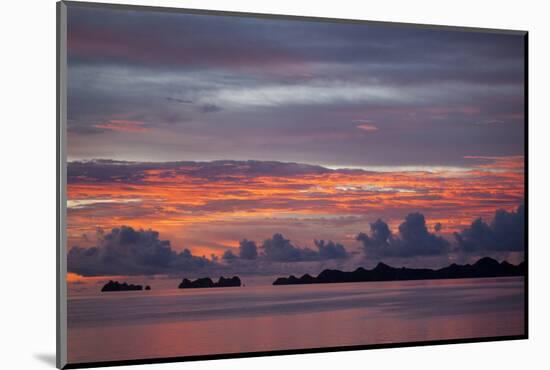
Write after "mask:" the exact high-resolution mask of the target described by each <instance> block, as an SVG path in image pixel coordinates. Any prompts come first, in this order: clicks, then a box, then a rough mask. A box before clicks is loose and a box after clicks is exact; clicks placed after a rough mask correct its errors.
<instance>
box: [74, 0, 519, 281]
mask: <svg viewBox="0 0 550 370" xmlns="http://www.w3.org/2000/svg"><path fill="white" fill-rule="evenodd" d="M523 57H524V40H523V37H522V36H521V35H519V34H513V33H490V32H485V33H480V32H473V31H470V32H465V31H450V30H442V29H426V28H424V29H423V28H418V27H411V26H404V25H395V26H389V25H377V24H364V23H361V24H342V23H334V22H311V21H297V20H281V19H278V20H270V19H259V18H244V17H230V16H212V15H208V16H206V15H190V14H176V13H162V12H139V11H130V10H114V9H94V8H87V7H82V8H79V7H78V6H77V5H73V6H71V7H70V8H69V12H68V63H69V69H68V76H69V79H68V132H69V138H68V160H69V165H68V205H67V206H68V242H69V243H68V244H69V249H71V247H76V248H74V249H72V250H71V251H70V252H69V271H70V272H71V273H73V275H71V276H72V278H75V276H76V275H74V274H78V275H85V276H107V275H139V274H144V275H150V274H163V273H166V274H179V275H182V274H184V273H187V274H190V275H192V274H195V275H201V274H207V273H208V272H209V271H218V270H219V271H231V272H237V273H238V272H242V273H249V274H261V273H264V272H265V273H270V272H276V271H279V270H281V271H282V270H285V271H288V270H290V271H295V272H297V273H299V272H300V271H304V270H312V271H317V270H318V269H319V268H321V267H323V266H339V267H350V268H353V267H357V266H358V265H365V266H368V265H373V264H375V263H377V262H378V261H379V260H384V261H388V262H392V261H394V262H395V264H407V265H414V266H442V265H445V264H448V263H449V262H450V261H468V260H469V259H470V258H474V257H476V256H483V255H490V256H494V257H498V258H501V259H502V258H507V259H509V260H511V261H513V262H520V261H522V260H523V248H524V245H523V233H524V224H523V207H522V204H523V202H524V124H525V122H524V59H523ZM518 207H519V208H518ZM499 209H500V210H504V211H498V210H499ZM497 211H498V212H497ZM495 212H497V213H495ZM408 216H410V217H408ZM479 217H481V218H482V221H478V222H477V223H476V222H475V220H476V219H477V218H479ZM378 219H381V220H382V223H381V224H380V223H379V224H376V223H375V221H377V220H378ZM385 224H387V226H388V228H389V229H390V230H391V236H390V237H388V238H382V239H380V235H379V232H380V231H383V230H384V227H385V226H383V225H385ZM381 225H382V226H381ZM403 225H404V226H403ZM122 226H127V227H128V228H123V227H122ZM112 229H115V230H112ZM407 230H409V231H407ZM360 233H364V234H365V235H367V238H366V239H365V238H361V237H359V234H360ZM455 233H457V234H455ZM276 234H281V235H282V238H281V237H280V236H276ZM377 238H378V239H377ZM243 239H247V242H251V243H252V244H254V248H252V244H250V243H248V244H247V242H245V243H241V246H240V245H239V242H240V241H242V240H243ZM321 240H323V241H324V243H322V242H320V241H321ZM165 241H169V242H165ZM329 241H332V243H330V242H329ZM239 246H240V248H239ZM380 248H390V249H391V252H388V251H387V250H384V249H380ZM392 248H393V249H392ZM253 250H255V251H257V254H254V253H252V252H251V251H253ZM228 251H229V252H228ZM249 252H250V253H249ZM212 255H214V256H212ZM113 261H114V262H113Z"/></svg>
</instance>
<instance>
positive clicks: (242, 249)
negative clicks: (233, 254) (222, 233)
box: [239, 239, 258, 260]
mask: <svg viewBox="0 0 550 370" xmlns="http://www.w3.org/2000/svg"><path fill="white" fill-rule="evenodd" d="M239 257H241V258H242V259H245V260H254V259H256V258H257V257H258V247H257V246H256V243H255V242H253V241H252V240H247V239H243V240H241V241H240V243H239Z"/></svg>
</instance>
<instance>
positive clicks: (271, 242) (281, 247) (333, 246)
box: [262, 233, 348, 262]
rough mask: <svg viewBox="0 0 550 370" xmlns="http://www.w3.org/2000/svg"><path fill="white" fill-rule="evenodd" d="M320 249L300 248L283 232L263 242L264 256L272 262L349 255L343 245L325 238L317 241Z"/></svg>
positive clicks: (336, 257)
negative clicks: (285, 236) (286, 237)
mask: <svg viewBox="0 0 550 370" xmlns="http://www.w3.org/2000/svg"><path fill="white" fill-rule="evenodd" d="M315 245H316V246H317V248H318V251H315V250H313V249H310V248H299V247H297V246H295V245H294V244H292V242H291V241H290V240H289V239H285V238H284V236H283V235H282V234H278V233H277V234H274V235H273V237H271V238H269V239H266V240H265V241H264V243H263V244H262V250H263V254H262V258H264V259H266V260H268V261H272V262H299V261H318V260H330V259H340V258H345V257H347V256H348V253H347V251H346V249H345V248H344V246H343V245H341V244H338V243H334V242H332V241H330V240H329V241H328V242H327V243H325V241H324V240H321V241H317V240H316V241H315Z"/></svg>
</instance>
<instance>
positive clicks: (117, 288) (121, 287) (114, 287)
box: [101, 280, 150, 292]
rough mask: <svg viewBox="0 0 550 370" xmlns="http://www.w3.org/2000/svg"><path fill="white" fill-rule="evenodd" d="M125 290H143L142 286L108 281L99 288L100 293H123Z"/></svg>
mask: <svg viewBox="0 0 550 370" xmlns="http://www.w3.org/2000/svg"><path fill="white" fill-rule="evenodd" d="M149 289H150V288H149ZM126 290H143V286H141V285H134V284H128V283H126V282H124V283H119V282H118V281H113V280H109V282H108V283H107V284H105V285H103V288H101V291H102V292H123V291H126Z"/></svg>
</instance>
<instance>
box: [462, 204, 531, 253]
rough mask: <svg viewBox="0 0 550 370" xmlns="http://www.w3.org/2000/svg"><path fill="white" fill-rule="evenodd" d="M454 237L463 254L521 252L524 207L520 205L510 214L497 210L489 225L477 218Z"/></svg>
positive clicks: (523, 242)
mask: <svg viewBox="0 0 550 370" xmlns="http://www.w3.org/2000/svg"><path fill="white" fill-rule="evenodd" d="M454 235H455V238H456V241H457V243H458V247H459V249H460V250H461V251H464V252H483V251H500V252H511V251H523V250H524V249H525V207H524V205H520V206H519V207H518V208H517V210H516V211H511V212H508V211H506V210H503V209H500V210H497V211H496V212H495V216H494V218H493V220H492V221H491V223H486V222H484V221H483V220H482V219H481V218H478V219H476V220H475V221H474V222H472V224H471V225H470V226H469V227H468V228H466V229H464V230H463V231H461V232H460V233H455V234H454Z"/></svg>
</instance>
